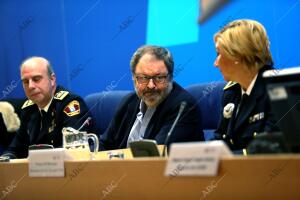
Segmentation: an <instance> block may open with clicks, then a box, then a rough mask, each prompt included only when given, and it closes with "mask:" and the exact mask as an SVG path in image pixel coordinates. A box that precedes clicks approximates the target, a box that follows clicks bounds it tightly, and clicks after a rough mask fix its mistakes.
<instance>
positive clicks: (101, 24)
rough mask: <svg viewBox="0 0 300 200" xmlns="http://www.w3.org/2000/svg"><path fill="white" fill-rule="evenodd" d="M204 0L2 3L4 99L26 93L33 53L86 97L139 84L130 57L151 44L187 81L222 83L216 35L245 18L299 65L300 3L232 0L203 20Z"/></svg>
mask: <svg viewBox="0 0 300 200" xmlns="http://www.w3.org/2000/svg"><path fill="white" fill-rule="evenodd" d="M198 4H199V2H198V0H194V1H191V0H188V1H182V0H173V1H171V0H166V1H158V0H148V1H147V0H78V1H74V0H43V1H40V0H27V1H24V0H1V1H0V24H1V28H0V74H1V79H0V98H4V97H21V96H24V93H23V89H22V85H21V82H20V77H19V65H20V63H21V61H22V60H23V59H25V58H27V57H28V56H34V55H40V56H45V57H47V58H48V59H49V60H50V61H51V63H52V65H53V67H54V69H55V71H56V74H57V78H58V82H59V83H60V84H63V85H64V86H66V87H68V88H70V89H71V90H73V91H74V92H77V93H79V94H80V95H82V96H85V95H87V94H89V93H92V92H97V91H103V90H118V89H133V86H132V80H131V74H130V70H129V61H130V58H131V56H132V54H133V52H134V51H135V50H136V49H137V48H138V47H139V46H141V45H143V44H146V43H155V44H160V45H164V46H166V47H168V48H169V49H170V50H171V51H172V52H173V54H174V59H175V80H176V81H178V82H179V83H180V84H182V85H183V86H187V85H189V84H193V83H199V82H207V81H216V80H222V76H221V74H220V72H219V70H218V69H217V68H215V67H214V66H213V62H214V59H215V56H216V53H215V47H214V42H213V35H214V33H215V32H217V31H218V30H219V29H220V27H222V26H224V25H225V24H226V23H227V22H229V21H231V20H234V19H238V18H252V19H256V20H258V21H260V22H261V23H263V24H264V25H265V27H266V29H267V31H268V34H269V36H270V40H271V50H272V53H273V57H274V61H275V63H276V66H277V67H278V68H285V67H291V66H296V65H300V56H299V55H298V54H297V52H298V51H299V46H300V38H299V35H300V26H299V22H300V14H299V13H300V1H299V0H266V1H251V0H235V1H231V2H230V3H228V4H226V5H225V6H224V7H223V8H222V9H220V10H219V11H218V12H217V13H216V14H215V15H214V16H212V17H211V18H209V19H208V21H206V22H205V23H204V24H201V25H198V24H197V16H198V15H199V13H198V12H199V9H198V8H197V7H198ZM194 5H195V6H194ZM176 14H177V15H176ZM157 29H158V31H157Z"/></svg>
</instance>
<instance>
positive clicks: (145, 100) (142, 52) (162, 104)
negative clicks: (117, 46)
mask: <svg viewBox="0 0 300 200" xmlns="http://www.w3.org/2000/svg"><path fill="white" fill-rule="evenodd" d="M130 67H131V72H132V79H133V83H134V88H135V93H134V92H133V93H130V94H129V95H127V96H126V97H124V99H123V100H122V102H121V103H120V105H119V108H118V109H117V112H116V114H115V116H114V118H113V120H112V121H111V123H110V125H109V127H108V129H107V130H106V132H105V133H104V134H103V135H102V136H101V138H100V149H102V150H110V149H121V148H126V147H128V145H129V143H130V142H131V141H136V140H142V139H153V140H156V142H157V143H158V144H164V143H165V140H166V136H167V133H168V132H169V130H170V128H171V126H172V124H173V122H174V121H175V119H176V117H177V114H178V111H179V108H180V105H181V104H182V102H186V106H185V108H184V110H183V112H182V115H181V117H180V118H179V120H178V123H177V125H176V126H175V128H174V129H173V132H172V134H171V136H170V138H169V142H168V144H167V145H169V144H170V143H174V142H188V141H203V140H204V135H203V130H202V127H201V118H200V115H199V114H198V113H199V110H197V106H196V100H195V99H194V98H193V97H192V96H191V95H190V94H189V93H188V92H187V91H185V90H184V89H183V88H182V87H181V86H179V85H178V84H177V83H176V82H174V81H173V71H174V61H173V57H172V55H171V53H170V52H169V51H168V50H167V49H166V48H163V47H159V46H142V47H140V48H139V49H138V50H137V51H136V52H135V53H134V55H133V56H132V58H131V61H130Z"/></svg>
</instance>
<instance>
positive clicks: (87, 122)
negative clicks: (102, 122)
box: [77, 117, 92, 131]
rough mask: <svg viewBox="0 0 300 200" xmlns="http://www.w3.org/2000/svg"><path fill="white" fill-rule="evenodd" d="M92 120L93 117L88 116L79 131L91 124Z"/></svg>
mask: <svg viewBox="0 0 300 200" xmlns="http://www.w3.org/2000/svg"><path fill="white" fill-rule="evenodd" d="M91 120H92V118H91V117H88V118H87V119H86V120H85V121H84V122H83V124H82V125H81V126H80V127H79V129H77V131H80V130H81V129H82V128H84V127H85V126H86V125H89V124H90V121H91Z"/></svg>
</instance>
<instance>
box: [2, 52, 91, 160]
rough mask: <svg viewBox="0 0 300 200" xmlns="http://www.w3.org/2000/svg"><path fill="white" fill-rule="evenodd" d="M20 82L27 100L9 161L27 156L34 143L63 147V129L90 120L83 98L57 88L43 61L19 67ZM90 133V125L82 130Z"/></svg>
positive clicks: (34, 61) (10, 149)
mask: <svg viewBox="0 0 300 200" xmlns="http://www.w3.org/2000/svg"><path fill="white" fill-rule="evenodd" d="M21 79H22V82H23V88H24V91H25V93H26V96H27V97H28V100H27V101H26V102H25V103H24V104H23V106H22V113H21V127H20V129H19V131H18V132H17V134H16V136H15V138H14V140H13V141H12V143H11V144H10V146H9V148H8V151H6V152H5V153H4V155H5V156H9V157H10V158H24V157H27V156H28V147H29V146H30V145H33V144H51V145H53V146H54V147H61V146H62V128H63V127H73V128H74V129H78V128H79V127H80V126H81V125H82V124H83V122H84V121H85V120H86V119H87V118H88V117H89V116H88V109H87V106H86V105H85V103H84V101H83V99H82V98H81V97H79V96H77V95H74V94H72V93H70V92H69V91H67V90H66V89H64V88H62V87H60V86H56V77H55V74H54V71H53V69H52V67H51V65H50V63H49V61H47V60H46V59H45V58H42V57H31V58H29V59H27V60H25V61H24V62H23V63H22V65H21ZM84 129H85V130H86V131H92V127H91V125H87V126H85V127H84Z"/></svg>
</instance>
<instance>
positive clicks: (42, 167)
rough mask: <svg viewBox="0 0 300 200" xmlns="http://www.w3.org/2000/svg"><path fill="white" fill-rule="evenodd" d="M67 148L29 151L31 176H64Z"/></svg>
mask: <svg viewBox="0 0 300 200" xmlns="http://www.w3.org/2000/svg"><path fill="white" fill-rule="evenodd" d="M65 153H66V152H65V149H63V148H58V149H40V150H30V151H29V157H28V161H29V177H64V176H65V167H64V160H65Z"/></svg>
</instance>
